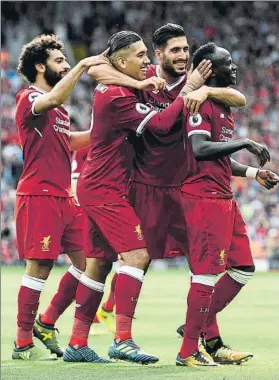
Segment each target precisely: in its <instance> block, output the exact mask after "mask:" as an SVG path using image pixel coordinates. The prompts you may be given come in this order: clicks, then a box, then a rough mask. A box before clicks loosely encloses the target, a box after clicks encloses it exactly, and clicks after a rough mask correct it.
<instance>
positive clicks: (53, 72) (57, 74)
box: [43, 49, 71, 87]
mask: <svg viewBox="0 0 279 380" xmlns="http://www.w3.org/2000/svg"><path fill="white" fill-rule="evenodd" d="M43 66H44V72H43V75H44V79H45V81H46V82H47V84H48V85H49V86H51V87H54V86H55V85H56V84H57V83H58V82H59V81H60V80H61V79H62V78H63V77H64V76H65V75H66V74H67V73H68V71H69V70H70V68H71V66H70V65H69V63H68V61H67V58H66V57H65V55H64V54H63V53H62V52H61V51H60V50H57V49H55V50H49V56H48V58H47V60H46V63H45V65H43Z"/></svg>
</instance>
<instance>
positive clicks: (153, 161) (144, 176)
mask: <svg viewBox="0 0 279 380" xmlns="http://www.w3.org/2000/svg"><path fill="white" fill-rule="evenodd" d="M152 76H158V77H161V76H160V68H159V66H155V65H150V66H149V67H148V70H147V77H148V78H149V77H152ZM185 82H186V75H184V76H182V77H179V78H178V80H177V81H176V82H175V83H173V84H171V85H169V84H167V87H166V89H164V90H160V91H159V92H157V93H154V92H146V91H143V92H140V93H139V98H140V100H141V101H142V102H143V103H144V104H146V105H147V106H149V107H151V108H152V109H155V110H156V111H157V112H161V111H162V110H164V109H165V108H168V107H169V105H170V104H171V103H172V102H173V101H174V100H175V99H176V97H177V96H178V94H179V93H180V91H181V90H182V88H183V86H184V85H185ZM184 132H185V131H184V128H183V125H182V113H181V118H178V121H177V123H176V124H175V126H174V127H173V128H172V129H171V131H170V132H169V133H168V134H167V135H163V134H159V133H154V132H151V131H149V130H147V129H146V130H145V131H144V132H143V134H142V136H141V137H140V138H139V139H137V140H136V141H135V150H136V156H135V159H134V170H133V171H132V174H131V178H132V180H133V181H136V182H141V183H145V184H147V185H154V186H162V187H173V186H181V183H182V181H183V180H184V178H185V175H186V169H185V148H184V147H185V145H184V141H185V139H184Z"/></svg>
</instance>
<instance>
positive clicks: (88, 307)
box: [69, 273, 105, 348]
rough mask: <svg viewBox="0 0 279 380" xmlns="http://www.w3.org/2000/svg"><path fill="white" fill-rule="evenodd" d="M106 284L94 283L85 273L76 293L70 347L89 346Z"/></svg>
mask: <svg viewBox="0 0 279 380" xmlns="http://www.w3.org/2000/svg"><path fill="white" fill-rule="evenodd" d="M104 287H105V284H102V283H100V282H97V281H94V280H92V279H91V278H89V277H87V276H86V275H85V274H84V273H83V274H82V275H81V277H80V283H79V285H78V288H77V292H76V311H75V318H74V325H73V329H72V335H71V338H70V343H69V344H70V345H71V346H73V347H75V348H80V347H83V346H87V344H88V335H89V330H90V327H91V324H92V321H93V318H94V316H95V314H96V312H97V310H98V307H99V305H100V303H101V300H102V297H103V294H104Z"/></svg>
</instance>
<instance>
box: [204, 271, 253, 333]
mask: <svg viewBox="0 0 279 380" xmlns="http://www.w3.org/2000/svg"><path fill="white" fill-rule="evenodd" d="M248 275H249V274H248ZM251 277H252V273H251ZM243 286H244V284H240V283H239V282H237V281H235V280H233V279H232V278H231V277H230V276H229V275H228V274H227V273H225V274H224V275H223V276H222V277H221V278H220V279H219V280H218V281H217V283H216V286H215V288H214V293H213V295H212V302H211V306H210V310H209V313H208V316H207V319H206V322H205V326H204V333H205V334H206V335H205V338H206V340H209V339H211V338H215V337H217V336H220V332H219V328H218V324H217V318H216V314H217V313H219V312H220V311H221V310H223V309H224V308H225V307H226V306H227V305H228V304H229V303H230V302H231V301H232V300H233V299H234V298H235V296H236V295H237V294H238V293H239V292H240V290H241V289H242V287H243Z"/></svg>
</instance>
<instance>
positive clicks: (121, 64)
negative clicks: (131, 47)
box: [116, 56, 126, 69]
mask: <svg viewBox="0 0 279 380" xmlns="http://www.w3.org/2000/svg"><path fill="white" fill-rule="evenodd" d="M116 63H117V65H118V66H119V67H121V68H122V69H125V68H126V59H125V58H123V57H121V56H119V57H117V58H116Z"/></svg>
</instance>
